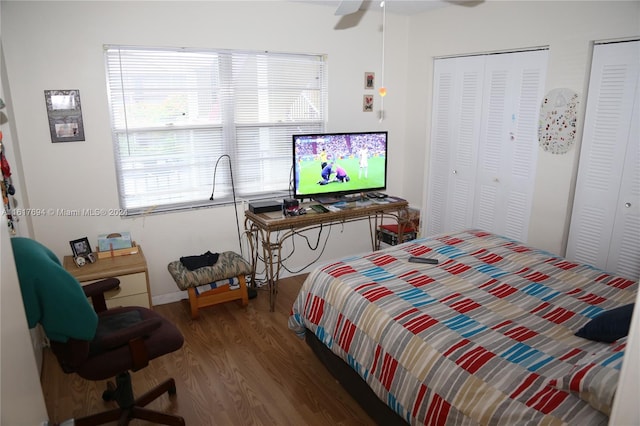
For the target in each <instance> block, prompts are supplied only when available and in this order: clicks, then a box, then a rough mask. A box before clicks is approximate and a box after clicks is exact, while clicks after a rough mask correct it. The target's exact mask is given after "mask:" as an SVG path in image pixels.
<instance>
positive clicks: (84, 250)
mask: <svg viewBox="0 0 640 426" xmlns="http://www.w3.org/2000/svg"><path fill="white" fill-rule="evenodd" d="M69 244H70V245H71V251H72V252H73V257H84V258H86V257H88V256H89V255H90V254H91V245H90V244H89V239H88V238H87V237H84V238H80V239H79V240H73V241H69Z"/></svg>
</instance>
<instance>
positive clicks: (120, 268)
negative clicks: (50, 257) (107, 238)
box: [63, 247, 151, 308]
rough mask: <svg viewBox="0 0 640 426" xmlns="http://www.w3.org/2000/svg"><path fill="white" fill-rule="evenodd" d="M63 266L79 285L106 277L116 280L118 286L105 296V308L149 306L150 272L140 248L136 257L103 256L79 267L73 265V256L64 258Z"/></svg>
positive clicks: (134, 255)
mask: <svg viewBox="0 0 640 426" xmlns="http://www.w3.org/2000/svg"><path fill="white" fill-rule="evenodd" d="M63 266H64V269H66V270H67V271H68V272H69V273H70V274H71V275H73V276H74V277H75V278H76V279H77V280H78V281H80V284H82V285H86V284H89V283H91V282H94V281H98V280H103V279H105V278H117V279H119V280H120V286H119V287H118V288H115V289H113V290H109V291H107V292H105V294H104V296H105V301H106V302H107V307H108V308H113V307H116V306H143V307H145V308H149V307H151V297H150V291H149V273H148V271H147V261H146V259H145V257H144V254H143V253H142V247H139V250H138V253H136V254H130V255H126V256H116V257H106V258H103V259H98V260H97V261H96V262H95V263H88V264H86V265H84V266H81V267H78V266H76V264H75V262H74V261H73V256H65V257H64V262H63Z"/></svg>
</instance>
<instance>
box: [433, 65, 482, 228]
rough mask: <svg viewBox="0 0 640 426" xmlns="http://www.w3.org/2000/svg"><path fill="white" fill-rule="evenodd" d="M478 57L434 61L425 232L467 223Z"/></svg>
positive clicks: (478, 104) (477, 114)
mask: <svg viewBox="0 0 640 426" xmlns="http://www.w3.org/2000/svg"><path fill="white" fill-rule="evenodd" d="M483 78H484V59H483V58H482V57H461V58H451V59H445V60H436V62H435V64H434V108H433V116H432V117H433V118H432V132H431V141H432V142H431V161H430V171H431V172H430V178H429V182H428V194H429V201H428V203H429V209H428V210H429V214H428V215H427V234H429V235H430V234H435V233H441V232H446V231H457V230H462V229H465V228H469V227H470V226H472V225H471V224H472V213H473V211H472V207H473V198H474V195H475V182H474V181H475V177H476V166H477V139H478V134H479V132H480V123H481V117H482V114H481V113H482V91H483V87H482V84H483Z"/></svg>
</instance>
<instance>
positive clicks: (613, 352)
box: [289, 230, 637, 425]
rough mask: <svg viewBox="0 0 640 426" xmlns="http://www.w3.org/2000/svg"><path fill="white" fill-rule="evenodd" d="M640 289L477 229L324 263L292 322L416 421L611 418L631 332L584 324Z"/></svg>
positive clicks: (583, 421)
mask: <svg viewBox="0 0 640 426" xmlns="http://www.w3.org/2000/svg"><path fill="white" fill-rule="evenodd" d="M409 256H423V257H433V258H437V259H438V260H439V261H440V262H439V264H438V265H424V264H416V263H408V262H407V258H408V257H409ZM636 291H637V283H636V282H634V281H631V280H627V279H624V278H621V277H617V276H612V275H610V274H607V273H605V272H603V271H601V270H598V269H595V268H593V267H590V266H588V265H583V264H578V263H573V262H569V261H567V260H565V259H563V258H560V257H558V256H554V255H552V254H550V253H548V252H544V251H541V250H536V249H532V248H530V247H527V246H525V245H523V244H520V243H518V242H516V241H513V240H510V239H507V238H504V237H501V236H497V235H493V234H490V233H486V232H482V231H476V230H471V231H465V232H461V233H458V234H454V235H442V236H437V237H433V238H428V239H420V240H414V241H411V242H408V243H405V244H402V245H399V246H395V247H391V248H388V249H386V250H382V251H377V252H373V253H369V254H366V255H363V256H357V257H351V258H347V259H344V260H342V261H339V262H335V263H331V264H328V265H325V266H322V267H320V268H318V269H316V270H315V271H313V272H312V273H311V274H310V275H309V277H308V278H307V280H306V281H305V283H304V284H303V286H302V288H301V290H300V293H299V295H298V297H297V298H296V300H295V302H294V305H293V308H292V312H291V316H290V318H289V327H290V328H291V329H292V330H293V331H295V332H296V333H297V334H298V335H300V336H301V337H302V336H304V333H305V332H309V331H310V332H312V333H315V334H316V336H317V337H318V338H319V339H320V340H321V341H322V342H324V344H326V345H327V346H328V347H329V348H330V349H331V350H332V351H333V352H334V353H335V354H337V355H338V356H340V357H341V358H342V359H343V360H344V361H345V362H347V363H348V364H349V365H350V366H351V367H352V368H353V369H354V370H356V371H357V372H358V373H359V374H360V376H361V377H362V378H364V380H366V382H367V383H368V385H369V386H370V387H371V388H372V389H373V390H374V391H375V393H376V394H377V395H378V397H379V398H380V399H381V400H382V401H384V402H385V403H387V405H389V406H390V407H391V408H392V409H393V410H395V411H396V412H397V413H398V415H399V416H401V417H402V418H404V419H405V420H406V421H407V422H409V423H411V424H427V425H438V424H442V425H444V424H456V425H460V424H487V425H488V424H494V425H497V424H501V425H502V424H505V425H506V424H508V425H516V424H548V425H560V424H576V425H587V424H606V423H607V421H608V414H609V412H610V408H611V404H612V401H613V396H614V392H615V387H616V385H617V381H618V374H619V370H620V366H621V364H622V358H623V355H624V347H625V344H626V338H623V339H620V340H618V341H616V342H614V343H613V344H606V343H600V342H594V341H590V340H586V339H583V338H579V337H576V336H574V333H575V332H576V331H577V330H578V329H579V328H580V327H581V326H582V325H584V324H585V323H587V322H588V321H589V320H590V319H591V318H593V317H594V316H595V315H597V314H598V313H600V312H602V311H604V310H608V309H611V308H614V307H617V306H621V305H625V304H628V303H632V302H633V301H634V300H635V293H636Z"/></svg>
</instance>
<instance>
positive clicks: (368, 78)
mask: <svg viewBox="0 0 640 426" xmlns="http://www.w3.org/2000/svg"><path fill="white" fill-rule="evenodd" d="M364 88H365V89H375V88H376V73H375V72H365V73H364Z"/></svg>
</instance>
